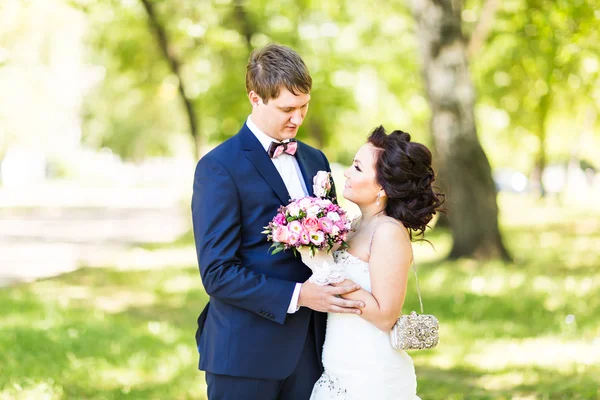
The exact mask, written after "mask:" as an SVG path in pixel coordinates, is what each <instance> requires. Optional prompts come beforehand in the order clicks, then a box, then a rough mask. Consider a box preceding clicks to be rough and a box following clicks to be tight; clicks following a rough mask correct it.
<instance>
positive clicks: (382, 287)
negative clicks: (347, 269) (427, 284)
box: [338, 224, 412, 332]
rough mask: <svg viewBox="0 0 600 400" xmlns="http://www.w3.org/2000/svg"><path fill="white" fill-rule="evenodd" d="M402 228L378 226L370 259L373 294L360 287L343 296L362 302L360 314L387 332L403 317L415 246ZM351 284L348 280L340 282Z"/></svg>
mask: <svg viewBox="0 0 600 400" xmlns="http://www.w3.org/2000/svg"><path fill="white" fill-rule="evenodd" d="M403 230H404V228H401V227H400V226H398V225H396V224H382V225H381V226H379V227H378V228H377V231H376V232H375V236H374V238H373V245H372V247H371V257H370V259H369V273H370V275H371V290H372V293H369V292H368V291H366V290H364V289H360V290H357V291H355V292H352V293H349V294H347V295H344V296H343V297H344V298H345V299H348V300H361V301H363V302H364V303H365V307H364V308H362V313H361V317H362V318H364V319H365V320H367V321H369V322H371V323H372V324H373V325H375V326H376V327H377V328H379V329H380V330H382V331H384V332H387V331H389V330H390V329H391V328H392V326H393V325H394V323H395V322H396V319H397V318H398V316H400V313H401V312H402V305H403V304H404V296H405V295H406V283H407V280H408V272H409V268H410V263H411V260H412V246H411V243H410V241H409V240H408V238H407V234H406V232H404V231H403ZM352 283H353V282H352V281H350V280H345V281H343V282H341V283H339V284H338V285H348V284H352Z"/></svg>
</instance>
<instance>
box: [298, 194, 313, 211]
mask: <svg viewBox="0 0 600 400" xmlns="http://www.w3.org/2000/svg"><path fill="white" fill-rule="evenodd" d="M298 205H299V206H300V208H302V209H303V210H304V211H306V210H308V208H309V207H310V206H312V205H313V201H312V199H311V198H310V197H305V198H303V199H301V200H299V201H298Z"/></svg>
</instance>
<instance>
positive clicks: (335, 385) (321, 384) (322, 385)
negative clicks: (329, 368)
mask: <svg viewBox="0 0 600 400" xmlns="http://www.w3.org/2000/svg"><path fill="white" fill-rule="evenodd" d="M315 391H317V392H320V393H327V395H326V397H323V396H320V397H319V399H327V400H345V399H346V389H344V388H342V387H341V386H340V383H339V379H337V378H335V377H330V376H329V375H327V373H326V372H324V373H323V375H321V377H320V378H319V380H318V381H317V382H316V383H315V387H314V389H313V394H312V395H311V396H310V400H313V399H314V398H316V397H315Z"/></svg>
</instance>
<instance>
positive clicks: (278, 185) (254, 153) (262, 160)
mask: <svg viewBox="0 0 600 400" xmlns="http://www.w3.org/2000/svg"><path fill="white" fill-rule="evenodd" d="M240 140H241V142H242V149H243V150H244V152H245V155H246V158H248V160H250V162H251V163H252V164H253V165H254V167H255V168H256V169H257V170H258V172H259V173H260V174H261V175H262V177H263V179H264V180H265V181H266V182H267V183H268V184H269V186H271V188H272V189H273V191H274V192H275V194H276V195H277V197H279V200H281V202H282V203H283V204H284V205H287V204H288V203H289V202H290V195H289V193H288V191H287V189H286V187H285V184H284V183H283V180H282V179H281V175H279V172H277V168H275V165H273V162H272V161H271V159H270V158H269V155H268V154H267V152H266V151H265V149H264V148H263V147H262V146H261V144H260V142H259V141H258V139H257V138H256V137H255V136H254V134H253V133H252V132H251V131H250V129H248V127H247V126H246V124H244V126H243V128H242V130H241V131H240ZM232 162H235V160H232Z"/></svg>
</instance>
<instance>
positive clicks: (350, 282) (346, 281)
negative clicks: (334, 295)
mask: <svg viewBox="0 0 600 400" xmlns="http://www.w3.org/2000/svg"><path fill="white" fill-rule="evenodd" d="M353 285H356V286H358V285H357V284H356V282H354V281H353V280H351V279H344V280H343V281H342V282H340V283H332V284H331V286H336V287H337V286H353Z"/></svg>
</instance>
